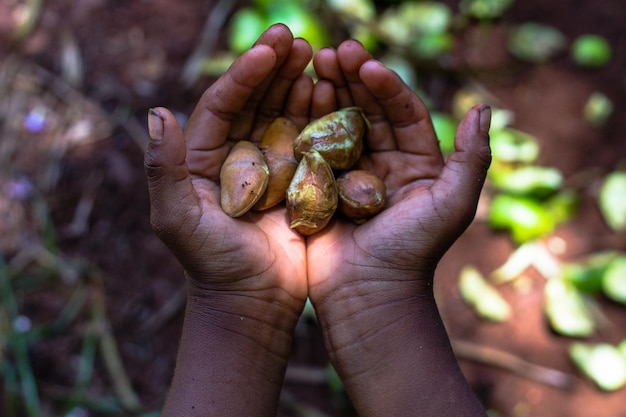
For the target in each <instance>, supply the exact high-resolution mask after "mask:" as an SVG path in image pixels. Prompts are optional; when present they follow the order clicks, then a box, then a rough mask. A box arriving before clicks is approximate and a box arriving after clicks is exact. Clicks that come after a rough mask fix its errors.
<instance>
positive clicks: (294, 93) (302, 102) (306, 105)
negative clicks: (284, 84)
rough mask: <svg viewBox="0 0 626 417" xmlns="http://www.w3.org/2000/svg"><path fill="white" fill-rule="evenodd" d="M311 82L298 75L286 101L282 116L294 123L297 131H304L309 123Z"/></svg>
mask: <svg viewBox="0 0 626 417" xmlns="http://www.w3.org/2000/svg"><path fill="white" fill-rule="evenodd" d="M313 89H314V86H313V80H312V79H311V77H309V76H308V75H306V74H300V76H299V77H298V79H297V80H296V81H295V82H294V83H293V85H292V87H291V91H290V92H289V96H288V97H287V101H286V103H285V110H284V115H285V117H287V118H288V119H291V121H292V122H294V123H295V125H296V127H297V128H298V130H302V129H304V127H305V126H306V125H307V124H308V123H309V114H310V112H311V100H312V99H311V97H312V95H313Z"/></svg>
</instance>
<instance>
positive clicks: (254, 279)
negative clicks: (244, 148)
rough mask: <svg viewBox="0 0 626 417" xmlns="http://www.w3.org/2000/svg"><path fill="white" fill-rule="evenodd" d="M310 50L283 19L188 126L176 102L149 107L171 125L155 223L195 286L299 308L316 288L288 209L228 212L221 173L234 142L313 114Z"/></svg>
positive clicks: (157, 119)
mask: <svg viewBox="0 0 626 417" xmlns="http://www.w3.org/2000/svg"><path fill="white" fill-rule="evenodd" d="M310 58H311V48H310V46H309V44H308V43H307V42H305V41H303V40H301V39H296V40H293V38H292V37H291V33H290V32H289V31H288V29H287V28H286V27H284V26H280V25H277V26H274V27H272V28H270V29H269V30H268V31H267V32H265V33H264V34H263V35H262V36H261V38H260V39H259V40H258V42H257V43H256V46H255V47H254V48H252V49H251V50H249V51H248V52H247V53H245V54H244V55H243V56H242V57H241V58H239V59H238V60H237V61H236V62H235V63H234V64H233V65H232V67H231V68H230V69H229V70H228V71H227V72H226V73H225V74H224V75H223V76H222V77H221V78H220V79H219V80H218V81H217V82H216V83H214V84H213V85H212V86H211V87H210V88H209V89H208V90H207V91H206V92H205V93H204V95H203V96H202V98H201V99H200V102H199V103H198V105H197V107H196V109H195V110H194V112H193V114H192V116H191V118H190V120H189V123H188V126H187V128H186V129H185V132H184V133H183V131H182V130H181V128H180V127H179V126H178V123H177V122H176V119H175V118H174V117H173V115H172V114H171V113H170V112H169V111H168V110H167V109H164V108H158V109H155V110H153V114H151V115H150V119H151V122H152V123H151V125H156V124H159V123H162V128H160V129H162V131H161V132H159V133H158V134H157V135H156V136H159V137H157V138H153V140H151V142H150V148H149V150H148V152H147V154H146V163H145V165H146V171H147V174H148V180H149V189H150V201H151V221H152V225H153V228H154V229H155V231H156V233H157V234H158V235H159V237H160V238H161V239H162V240H163V241H164V242H165V243H166V244H167V245H168V246H169V248H170V249H171V250H172V252H173V253H174V254H175V255H176V256H177V258H178V260H179V261H180V263H181V264H182V265H183V267H184V268H185V271H186V272H187V275H188V277H189V280H190V286H191V287H192V290H194V291H200V292H204V291H208V292H216V293H220V292H226V293H233V294H238V295H245V296H246V297H247V298H248V299H246V300H245V303H246V306H249V307H254V305H255V304H254V303H251V301H252V300H256V299H258V301H262V302H266V303H274V302H276V301H277V298H281V302H283V303H284V306H286V307H288V308H289V309H290V310H291V311H290V313H291V314H292V315H295V316H297V314H298V313H299V312H300V309H301V308H302V305H303V303H304V300H305V299H306V291H307V289H306V275H305V274H306V271H305V264H306V263H305V247H304V240H303V238H302V237H301V236H299V235H298V234H297V233H295V232H293V231H292V230H290V229H289V225H288V224H287V223H286V222H285V220H284V217H285V209H284V208H277V209H274V210H271V211H268V212H263V214H257V213H254V212H250V213H249V214H247V215H246V216H245V217H244V218H238V219H233V218H230V217H229V216H227V215H226V214H225V213H224V212H223V211H222V210H221V207H220V187H219V172H220V167H221V165H222V162H223V161H224V159H225V158H226V155H227V154H228V152H229V150H230V148H231V147H232V145H233V143H234V142H236V141H238V140H252V141H256V142H258V141H259V140H260V136H261V134H262V133H263V131H264V130H265V127H266V126H267V125H268V124H269V123H270V122H271V121H272V120H273V119H274V118H275V117H277V116H279V115H285V116H287V117H289V118H291V119H292V120H294V121H296V122H297V123H299V124H300V125H303V124H305V123H306V122H307V121H308V112H309V105H310V95H311V89H312V83H311V80H310V79H308V78H307V77H304V76H302V71H303V69H304V68H305V66H306V65H307V63H308V62H309V61H310ZM233 299H235V300H236V297H231V298H230V300H227V301H226V302H227V303H231V302H236V301H233ZM259 307H260V308H265V306H263V305H262V304H259ZM225 308H227V307H225ZM261 312H262V311H251V312H250V314H251V315H253V316H254V315H256V314H259V313H261Z"/></svg>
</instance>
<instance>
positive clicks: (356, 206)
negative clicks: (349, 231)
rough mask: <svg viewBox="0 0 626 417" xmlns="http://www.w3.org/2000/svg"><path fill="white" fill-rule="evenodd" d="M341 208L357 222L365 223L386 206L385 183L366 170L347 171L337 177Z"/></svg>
mask: <svg viewBox="0 0 626 417" xmlns="http://www.w3.org/2000/svg"><path fill="white" fill-rule="evenodd" d="M337 188H338V190H339V210H340V211H341V212H342V213H343V214H345V215H346V216H348V217H349V218H350V219H352V220H353V221H354V222H355V223H363V222H364V221H365V220H367V219H369V218H370V217H372V216H374V215H376V214H378V213H379V212H380V211H381V210H382V209H383V207H384V206H385V201H386V187H385V183H384V182H383V181H382V180H381V179H380V178H378V177H377V176H376V175H374V174H372V173H370V172H368V171H364V170H354V171H347V172H344V173H343V174H341V175H340V176H339V177H338V178H337Z"/></svg>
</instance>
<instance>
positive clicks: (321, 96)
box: [311, 80, 337, 120]
mask: <svg viewBox="0 0 626 417" xmlns="http://www.w3.org/2000/svg"><path fill="white" fill-rule="evenodd" d="M336 91H337V90H336V89H335V87H334V86H333V84H332V83H331V82H330V81H328V80H320V81H318V82H317V83H316V84H315V87H314V88H313V98H312V101H311V119H312V120H315V119H319V118H320V117H322V116H324V115H325V114H328V113H331V112H333V111H335V110H337V95H336Z"/></svg>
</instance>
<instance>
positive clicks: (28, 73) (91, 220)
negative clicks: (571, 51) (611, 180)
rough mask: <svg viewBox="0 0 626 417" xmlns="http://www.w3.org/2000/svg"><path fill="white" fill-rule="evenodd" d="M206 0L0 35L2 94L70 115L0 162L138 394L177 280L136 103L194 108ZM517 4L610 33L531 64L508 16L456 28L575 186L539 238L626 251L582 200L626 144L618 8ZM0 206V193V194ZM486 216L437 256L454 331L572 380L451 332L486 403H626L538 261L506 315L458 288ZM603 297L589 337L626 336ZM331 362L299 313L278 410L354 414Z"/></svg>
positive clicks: (573, 32)
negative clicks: (565, 207)
mask: <svg viewBox="0 0 626 417" xmlns="http://www.w3.org/2000/svg"><path fill="white" fill-rule="evenodd" d="M16 3H19V2H14V1H6V0H5V1H4V2H0V39H2V37H3V36H5V37H6V36H7V34H8V33H11V31H12V29H11V27H12V25H13V23H12V22H13V21H12V20H11V19H10V18H8V17H7V16H12V15H11V13H13V11H14V8H15V4H16ZM216 3H217V2H216V1H207V2H199V1H195V0H178V1H176V2H170V1H166V0H152V1H148V0H145V1H140V0H136V1H130V2H123V1H114V0H109V1H106V0H84V1H80V2H75V1H70V0H49V1H47V2H45V8H44V10H43V14H42V16H41V19H40V21H39V26H38V29H37V30H36V31H35V32H34V33H33V34H32V35H31V36H30V37H29V39H28V40H27V41H26V42H25V43H23V44H22V45H21V46H20V47H19V48H18V49H16V50H11V49H9V48H7V47H6V46H0V53H1V54H3V55H4V57H5V58H3V62H2V63H1V64H0V65H2V71H3V76H4V79H5V80H6V79H11V80H12V81H13V82H11V83H10V85H9V86H7V85H4V86H3V87H4V90H3V92H4V94H5V95H6V94H8V93H7V91H8V92H9V93H11V92H12V93H15V94H16V95H17V94H18V93H19V97H20V100H23V101H24V102H25V103H29V102H36V101H37V100H42V99H43V100H45V102H46V103H47V105H48V106H51V107H54V108H56V109H57V110H58V112H57V120H56V122H57V127H58V129H59V130H61V131H63V132H64V133H65V134H64V136H63V138H64V139H63V141H62V143H57V142H54V140H55V139H53V138H51V137H48V136H46V135H45V134H43V133H41V134H38V135H37V136H36V139H37V141H34V140H33V139H32V137H30V136H29V137H30V138H31V140H33V141H32V142H29V144H32V146H23V143H24V142H20V143H9V141H8V140H7V139H6V136H5V137H4V138H2V141H3V142H2V143H1V145H0V151H2V152H3V153H0V155H3V157H2V163H3V164H5V163H7V161H10V163H11V164H12V166H13V167H15V169H14V170H13V171H11V175H13V176H15V172H19V173H21V174H24V175H25V176H27V177H28V178H30V179H31V181H32V182H33V183H35V184H36V185H37V186H42V188H43V189H44V197H45V199H46V204H47V206H48V208H49V212H50V215H51V219H52V224H53V226H54V229H55V231H56V234H57V237H56V239H57V242H58V243H57V244H58V248H59V251H60V252H61V253H62V254H63V257H64V258H65V259H83V260H85V261H86V262H88V263H89V264H90V265H92V267H94V268H96V269H97V271H98V272H97V274H96V275H97V277H98V283H99V285H100V288H101V289H102V295H103V297H104V299H105V300H106V314H107V317H108V324H109V325H110V331H111V333H112V334H113V335H114V337H115V340H116V341H117V344H118V345H117V346H118V349H119V353H120V356H121V358H122V360H123V365H124V367H125V370H126V373H127V375H128V377H129V379H130V382H131V383H132V386H133V388H134V390H135V392H136V393H137V394H138V396H139V400H140V401H141V403H142V404H143V405H144V406H145V407H146V408H147V409H158V408H159V406H160V405H161V404H162V401H163V398H164V395H165V392H166V390H167V387H168V384H169V380H170V378H171V375H172V372H173V367H174V361H175V353H176V349H177V339H178V335H179V334H180V329H181V324H182V316H181V314H180V313H181V311H182V307H183V304H182V297H181V294H182V292H181V291H182V290H183V285H184V283H183V278H182V271H181V268H180V266H179V265H178V264H177V263H176V261H175V259H174V258H173V257H172V255H170V253H169V252H168V251H167V249H166V248H165V247H164V245H163V244H162V243H160V241H159V240H158V239H157V238H156V237H155V236H154V234H153V233H152V231H151V229H150V225H149V218H148V213H149V205H148V196H147V188H146V183H145V179H144V174H143V165H142V164H143V160H142V158H143V146H144V145H145V141H146V132H145V126H144V121H145V113H146V111H147V109H148V108H149V107H152V106H156V105H163V106H167V107H169V108H170V109H172V110H175V111H177V112H179V113H180V114H189V113H190V111H191V109H192V108H193V106H194V104H195V100H196V99H197V98H198V97H199V96H200V94H201V92H202V91H203V90H204V88H206V86H207V85H209V83H210V82H211V80H210V79H205V78H200V79H198V80H197V81H196V82H195V83H194V84H193V86H192V87H191V88H183V87H182V86H181V82H180V79H181V74H182V73H183V68H184V65H185V63H186V61H187V59H188V57H189V55H190V53H191V52H192V51H193V50H194V48H195V47H196V46H197V43H198V39H199V36H200V34H201V32H202V30H203V26H204V23H205V20H206V19H207V16H208V15H209V14H211V13H212V12H214V11H215V4H216ZM450 3H451V4H454V2H450ZM524 21H538V22H542V23H547V24H551V25H553V26H555V27H556V28H557V29H559V30H560V31H562V32H563V33H564V34H565V35H566V36H567V37H568V38H570V39H572V38H574V37H575V36H577V35H580V34H582V33H588V32H593V33H597V34H600V35H603V36H605V37H607V38H608V39H609V40H610V41H611V43H612V45H613V47H614V51H613V52H614V54H613V60H612V62H611V63H610V65H609V66H608V67H606V68H602V69H594V70H581V69H579V68H576V67H574V66H573V65H572V63H571V61H570V60H569V59H568V57H567V56H565V55H563V56H560V57H557V58H556V59H555V60H554V61H553V62H551V63H550V64H547V65H543V66H530V65H521V64H518V63H513V62H510V61H508V60H507V58H506V57H505V58H502V56H503V54H501V53H499V52H498V51H499V49H498V48H499V47H501V46H502V43H501V38H500V36H502V33H503V32H502V31H503V30H505V27H496V29H495V30H493V32H492V33H493V35H492V38H489V39H488V40H485V39H482V40H480V41H478V40H476V39H474V38H473V37H472V36H471V34H467V36H466V38H465V46H466V48H467V49H466V53H468V54H469V52H472V54H473V55H472V57H473V58H472V59H471V62H472V68H471V69H472V71H474V72H475V74H476V76H477V77H479V78H480V80H481V82H482V83H483V85H484V86H486V87H487V89H488V91H489V93H490V95H491V96H492V98H493V99H494V100H495V101H496V102H497V103H498V104H499V105H501V106H502V107H504V108H507V109H510V110H512V111H513V112H514V114H515V124H514V125H515V127H516V128H519V129H521V130H523V131H526V132H528V133H530V134H532V135H534V136H536V137H537V138H538V139H539V141H540V144H541V149H542V152H541V163H542V164H543V165H547V166H554V167H556V168H559V169H560V170H562V172H563V173H564V176H565V178H566V184H568V185H570V186H572V187H576V188H577V189H578V190H579V191H580V192H581V195H582V196H583V202H582V205H581V207H580V210H579V212H578V214H577V216H576V217H575V218H574V219H573V221H571V222H569V223H567V224H566V225H564V226H562V227H560V228H559V229H558V230H557V232H556V234H555V236H554V237H553V238H551V239H550V240H548V241H546V242H544V243H545V246H546V248H547V249H546V250H547V251H548V252H549V253H551V254H552V255H553V256H555V257H556V258H558V259H561V260H570V259H577V258H579V257H581V256H584V255H586V254H589V253H592V252H594V251H598V250H602V249H611V248H612V249H619V250H624V251H626V235H625V234H624V233H614V232H611V231H610V230H609V229H608V228H607V226H606V225H605V223H604V221H603V219H602V218H601V216H600V213H599V211H598V209H597V206H596V204H595V198H596V196H597V193H598V187H599V179H600V178H601V177H602V175H604V174H606V173H608V172H610V171H612V170H614V169H616V168H617V167H619V166H620V164H624V162H625V161H626V139H625V138H626V118H624V117H623V109H625V108H626V77H624V71H625V70H626V32H625V31H624V30H623V22H624V21H626V8H624V7H623V4H622V1H621V0H599V1H591V0H553V1H550V2H544V1H540V0H528V1H518V2H516V4H515V6H514V7H513V10H512V11H511V13H510V14H509V15H508V16H507V19H506V21H505V22H504V24H505V23H506V22H508V23H511V22H524ZM221 34H222V35H221V36H219V37H218V38H217V39H216V40H215V43H214V44H213V48H214V49H215V50H216V51H219V50H220V49H223V48H224V43H225V39H224V33H223V32H221ZM0 45H6V43H3V42H0ZM494 48H495V49H494ZM76 51H79V52H80V60H81V62H82V71H80V72H79V73H78V74H77V75H72V74H68V73H67V71H69V70H68V68H75V66H74V67H72V66H68V65H64V64H63V63H64V62H67V60H71V59H72V56H74V57H75V56H76V55H72V54H73V53H75V52H76ZM468 56H469V55H468ZM499 59H502V60H503V61H499ZM64 60H65V61H64ZM501 65H504V67H503V68H504V69H502V67H501ZM64 71H65V73H64ZM59 74H63V75H64V76H65V77H66V79H70V80H72V79H73V80H75V82H76V85H77V87H76V88H74V87H71V86H68V85H66V83H64V82H63V83H61V82H59V81H58V79H59ZM446 81H447V80H446V79H444V82H446ZM441 82H442V80H441V79H436V77H433V81H432V84H431V85H428V86H427V87H430V89H428V88H427V91H429V92H431V93H433V98H434V100H435V102H436V103H437V104H438V105H439V106H440V107H441V108H443V109H445V108H446V107H447V106H449V105H450V103H449V99H450V91H452V89H453V88H454V87H455V85H456V84H454V83H451V85H449V86H448V85H447V86H446V87H445V88H443V89H442V88H441V87H437V86H440V84H441ZM437 91H440V93H439V94H434V92H437ZM593 91H601V92H603V93H605V94H607V95H608V96H609V97H610V98H611V100H612V101H613V103H614V105H615V109H616V110H615V112H614V113H613V115H612V117H611V118H610V119H609V121H608V122H607V123H606V124H605V125H604V126H602V127H600V128H596V127H591V126H589V125H588V124H587V123H586V122H585V121H584V120H583V119H582V117H581V108H582V107H583V105H584V103H585V101H586V99H587V98H588V97H589V95H590V94H591V92H593ZM14 104H15V102H14ZM7 108H8V107H5V108H4V111H5V112H6V111H7ZM77 115H79V116H77ZM85 115H87V116H88V117H87V116H85ZM85 119H87V120H88V121H89V123H88V124H87V125H85V123H84V121H85ZM0 120H3V122H4V124H5V127H4V132H7V131H9V129H10V126H9V125H10V120H5V117H0ZM81 123H82V124H81ZM81 129H82V130H81ZM85 132H86V133H85ZM5 166H6V165H5ZM7 171H10V170H3V172H4V173H6V172H7ZM46 187H47V188H46ZM625 198H626V196H625ZM3 201H4V200H3ZM0 204H2V201H0ZM5 204H8V203H6V202H5ZM11 207H12V210H14V211H9V210H7V211H6V214H4V213H3V216H4V217H3V219H4V220H3V221H4V222H5V226H6V224H9V223H10V224H11V225H12V226H13V227H12V228H7V230H6V231H5V232H4V233H5V234H4V236H3V237H2V238H0V239H1V241H0V243H1V244H2V245H3V251H4V253H5V254H7V255H11V254H12V253H13V254H16V253H19V252H20V250H21V249H22V248H24V247H26V246H28V245H29V243H32V242H35V241H38V240H37V238H36V236H35V235H36V234H37V232H38V231H37V230H34V229H37V228H36V227H35V226H33V225H34V224H35V223H36V220H37V218H33V217H32V216H29V215H28V214H26V213H24V212H20V208H19V207H16V206H15V205H13V206H11ZM0 208H2V210H3V211H4V210H5V209H6V206H5V207H2V206H0ZM81 210H83V211H81ZM81 213H86V214H81ZM481 216H482V215H481V213H479V216H478V218H477V221H476V222H475V223H474V224H473V225H472V226H471V227H470V229H469V230H468V232H467V233H466V234H465V235H464V236H463V237H462V238H461V239H460V240H459V241H458V242H457V243H456V244H455V245H454V247H453V248H452V249H451V250H450V251H449V253H448V254H447V255H446V256H445V258H444V259H443V261H442V263H441V265H440V268H439V270H438V275H437V281H436V291H437V298H438V301H439V304H440V306H441V311H442V315H443V317H444V319H445V322H446V326H447V327H448V329H449V331H450V335H451V338H452V339H453V340H454V341H458V342H459V343H462V342H465V343H467V342H470V343H471V346H474V347H476V346H479V347H484V346H487V347H489V348H495V349H498V350H499V351H504V352H507V353H509V354H511V355H513V356H515V357H517V358H522V359H523V360H525V361H529V362H532V363H534V364H536V365H540V366H543V367H548V368H551V369H553V370H556V371H560V372H562V373H564V374H566V375H567V376H568V377H567V382H569V384H567V387H563V386H560V387H552V386H547V385H546V384H545V383H540V382H537V381H534V380H531V379H529V378H527V377H524V376H522V375H520V374H519V373H518V372H512V371H510V370H505V369H502V368H501V367H499V366H495V365H493V364H484V363H481V362H480V361H478V360H476V358H475V355H472V354H471V353H468V352H467V350H463V346H465V345H458V346H459V357H460V358H461V364H462V368H463V370H464V372H465V374H466V375H467V378H468V379H469V381H470V382H471V384H472V386H473V387H474V389H475V390H476V392H477V393H478V394H479V396H480V398H481V399H482V400H483V401H484V403H485V405H486V406H488V407H489V408H490V409H492V410H496V411H497V412H498V414H494V415H500V416H503V417H531V416H532V417H543V416H545V417H548V416H549V417H589V416H594V417H619V416H626V401H624V398H626V397H625V395H624V394H625V392H626V391H624V389H622V390H619V391H617V392H614V393H604V392H602V391H600V390H599V389H597V388H596V387H595V386H594V385H593V384H591V383H590V382H589V381H587V380H585V379H584V378H582V377H581V375H580V374H579V373H578V372H577V371H576V369H575V367H574V366H573V364H572V363H571V362H570V360H569V358H568V356H567V353H566V352H567V347H568V345H569V344H570V343H571V341H572V340H571V339H568V338H564V337H560V336H557V335H555V334H554V333H552V332H550V331H549V329H548V326H547V325H546V323H545V319H544V317H543V315H542V314H541V303H542V299H541V297H542V295H541V294H542V292H541V291H542V285H543V282H544V280H543V279H542V278H541V277H540V276H539V275H538V274H537V273H536V271H532V270H530V271H528V273H527V275H528V276H527V283H528V286H527V288H526V291H524V292H522V293H520V292H519V291H516V290H515V289H514V288H513V287H512V286H508V287H507V286H505V287H504V288H503V291H504V293H505V296H506V297H507V299H508V300H509V301H510V302H511V304H512V306H513V319H511V320H509V321H507V322H505V323H500V324H492V323H486V322H485V321H482V320H479V319H478V318H477V317H476V316H475V315H474V314H473V313H472V312H471V310H470V309H469V308H468V307H467V306H466V305H465V304H464V303H463V302H462V300H461V298H460V295H459V293H458V290H457V286H456V280H457V278H458V275H459V271H460V269H461V268H462V267H463V266H464V265H466V264H473V265H476V266H477V267H478V268H479V269H480V270H481V271H484V272H485V273H487V272H489V271H492V270H494V269H495V268H497V267H498V266H499V265H501V264H502V263H503V262H504V261H505V260H506V259H507V257H508V256H509V255H510V254H511V252H512V251H513V250H514V245H513V244H512V242H511V241H510V239H509V238H508V237H507V236H506V235H504V234H497V233H494V232H492V231H491V230H489V228H488V227H487V225H486V224H485V222H484V218H483V217H481ZM64 279H65V280H64V281H62V284H61V285H59V286H58V287H57V288H53V289H46V290H41V291H34V292H31V293H29V295H28V296H27V297H24V299H23V312H22V313H23V314H24V315H27V316H29V317H31V319H32V320H33V322H34V324H37V322H38V321H42V322H43V321H45V320H46V319H47V318H48V317H50V316H51V315H54V316H56V314H57V313H58V311H60V310H61V309H62V307H63V305H64V303H65V302H66V301H67V299H68V297H69V293H70V289H71V288H74V287H73V286H72V284H71V277H70V278H68V277H67V276H66V277H65V278H64ZM68 280H69V281H68ZM602 308H603V311H604V313H605V315H606V323H605V326H604V327H603V331H602V332H601V333H600V334H598V335H596V336H594V338H593V339H591V340H592V341H607V342H610V343H617V342H619V341H621V340H623V339H624V338H626V309H624V307H622V306H618V305H616V304H613V303H610V302H604V303H603V304H602ZM82 326H85V323H84V322H80V321H79V322H77V323H76V324H75V325H72V326H71V327H70V328H69V331H68V332H64V333H62V334H58V335H56V336H55V337H53V338H50V339H48V340H45V341H43V342H42V343H40V344H38V345H35V346H33V347H32V348H31V349H30V351H29V353H30V355H31V357H32V363H33V367H34V372H35V374H36V375H37V377H38V379H39V380H40V381H41V392H40V396H41V398H42V401H43V402H45V401H47V400H48V399H49V398H54V397H55V395H58V393H59V391H62V387H64V386H71V385H72V383H73V382H72V381H73V378H74V376H75V367H76V366H75V364H74V365H72V361H74V360H75V359H76V357H77V355H78V354H79V352H80V348H81V337H80V335H79V334H82V333H81V332H82V330H83V329H82ZM326 363H327V358H326V354H325V352H324V348H323V345H322V342H321V340H320V337H319V333H318V331H317V328H316V327H315V325H314V323H312V322H311V321H308V320H303V321H302V323H300V325H299V326H298V329H297V333H296V340H295V342H294V353H293V358H292V362H291V364H290V371H289V373H288V378H287V382H286V387H285V393H284V397H283V399H282V401H281V410H280V416H283V417H289V416H301V415H315V414H310V413H311V409H316V410H319V411H321V412H323V413H325V415H327V416H350V415H353V413H352V412H351V410H350V407H349V403H348V402H347V401H346V399H345V398H343V397H342V396H341V395H337V394H335V393H333V392H332V391H331V390H330V388H329V387H327V386H326V385H325V384H324V383H323V382H320V380H319V379H320V378H319V374H320V370H323V369H324V368H325V366H326ZM93 381H94V382H93V383H92V386H91V388H90V389H91V390H92V391H94V394H98V393H101V394H102V395H109V394H110V393H111V388H110V386H111V381H110V379H109V376H108V374H107V372H106V371H105V365H104V364H102V363H98V362H97V363H96V368H95V373H94V380H93ZM306 413H309V414H306Z"/></svg>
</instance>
